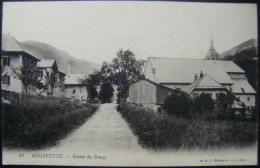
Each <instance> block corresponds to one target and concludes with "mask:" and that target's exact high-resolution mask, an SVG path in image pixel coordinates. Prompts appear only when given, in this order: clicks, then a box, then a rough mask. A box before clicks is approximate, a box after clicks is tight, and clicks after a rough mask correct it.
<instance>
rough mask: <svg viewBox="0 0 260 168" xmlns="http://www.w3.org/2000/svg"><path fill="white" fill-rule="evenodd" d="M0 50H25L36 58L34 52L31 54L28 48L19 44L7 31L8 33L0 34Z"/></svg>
mask: <svg viewBox="0 0 260 168" xmlns="http://www.w3.org/2000/svg"><path fill="white" fill-rule="evenodd" d="M2 50H4V51H15V52H26V53H28V54H29V55H31V56H33V57H35V58H37V56H35V54H33V53H32V52H31V51H30V50H29V49H28V48H26V47H24V46H23V45H21V44H20V43H19V42H18V41H17V40H16V39H15V38H14V37H13V36H11V35H10V34H9V33H8V34H2ZM37 59H38V58H37Z"/></svg>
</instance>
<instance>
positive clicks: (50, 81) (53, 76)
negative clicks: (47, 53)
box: [38, 72, 64, 95]
mask: <svg viewBox="0 0 260 168" xmlns="http://www.w3.org/2000/svg"><path fill="white" fill-rule="evenodd" d="M43 81H44V83H45V84H43V85H39V86H38V88H39V89H40V88H42V89H44V91H48V87H50V88H49V89H50V91H51V92H50V94H51V95H52V94H53V93H52V92H53V89H54V88H57V87H60V86H61V85H62V84H63V82H64V79H60V78H59V76H58V74H57V73H54V72H53V73H50V75H44V78H43Z"/></svg>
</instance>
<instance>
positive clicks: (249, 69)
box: [220, 39, 258, 91]
mask: <svg viewBox="0 0 260 168" xmlns="http://www.w3.org/2000/svg"><path fill="white" fill-rule="evenodd" d="M220 59H222V60H232V61H234V62H235V63H236V64H237V65H238V66H239V67H240V68H242V69H243V70H244V71H245V72H246V77H247V79H248V81H249V83H250V84H251V86H253V88H254V89H255V90H256V91H257V90H258V78H257V76H258V73H257V69H258V66H257V61H258V49H257V40H256V39H251V40H248V41H245V42H243V43H241V44H239V45H237V46H235V47H233V48H231V49H230V50H228V51H226V52H223V53H222V54H221V55H220Z"/></svg>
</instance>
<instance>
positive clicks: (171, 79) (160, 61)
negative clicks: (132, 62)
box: [148, 57, 244, 84]
mask: <svg viewBox="0 0 260 168" xmlns="http://www.w3.org/2000/svg"><path fill="white" fill-rule="evenodd" d="M148 61H150V62H151V65H152V67H153V68H154V69H155V76H156V80H157V81H156V82H158V83H192V82H193V81H194V75H195V74H197V75H199V74H200V72H201V71H202V72H203V73H207V74H208V75H209V76H211V77H212V78H213V79H215V80H216V81H217V82H219V83H221V84H232V83H233V82H232V80H231V79H230V77H229V76H228V74H227V73H226V71H230V72H236V71H239V72H244V71H243V70H242V69H241V68H239V67H238V66H237V65H236V64H235V63H233V62H232V61H219V60H201V59H182V58H162V57H149V58H148Z"/></svg>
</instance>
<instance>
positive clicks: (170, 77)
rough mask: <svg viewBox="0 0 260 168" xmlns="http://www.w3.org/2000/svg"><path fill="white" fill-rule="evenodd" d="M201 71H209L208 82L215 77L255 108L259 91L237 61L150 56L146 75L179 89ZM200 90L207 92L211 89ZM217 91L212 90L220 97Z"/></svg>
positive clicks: (207, 72) (152, 79)
mask: <svg viewBox="0 0 260 168" xmlns="http://www.w3.org/2000/svg"><path fill="white" fill-rule="evenodd" d="M200 73H203V74H207V82H210V83H211V84H214V83H213V82H212V81H213V80H214V81H216V82H217V83H218V84H219V85H221V86H222V87H224V88H225V89H227V90H228V91H230V92H231V93H232V94H233V95H234V96H235V97H236V98H238V99H240V100H241V101H242V102H243V103H245V105H246V106H247V108H253V107H255V96H256V92H255V90H254V89H253V88H252V87H251V85H250V84H249V83H248V81H247V79H246V77H245V71H244V70H242V69H241V68H240V67H239V66H237V65H236V64H235V63H234V62H233V61H221V60H199V59H178V58H161V57H160V58H159V57H149V58H148V60H147V65H146V69H145V78H147V79H149V80H151V81H153V82H155V83H158V84H161V85H163V86H166V87H169V88H172V89H175V88H179V89H181V90H183V91H186V90H189V88H190V87H191V84H192V83H193V82H194V78H195V76H196V75H197V76H198V75H199V74H200ZM209 79H212V80H211V81H210V80H209ZM204 80H205V79H204ZM203 82H204V81H203ZM217 83H215V84H214V85H215V86H214V87H216V86H217ZM195 90H196V89H195ZM200 90H201V92H206V91H208V90H209V88H203V89H202V88H200ZM216 94H217V93H216V92H215V91H214V92H213V91H212V96H213V97H216Z"/></svg>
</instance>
